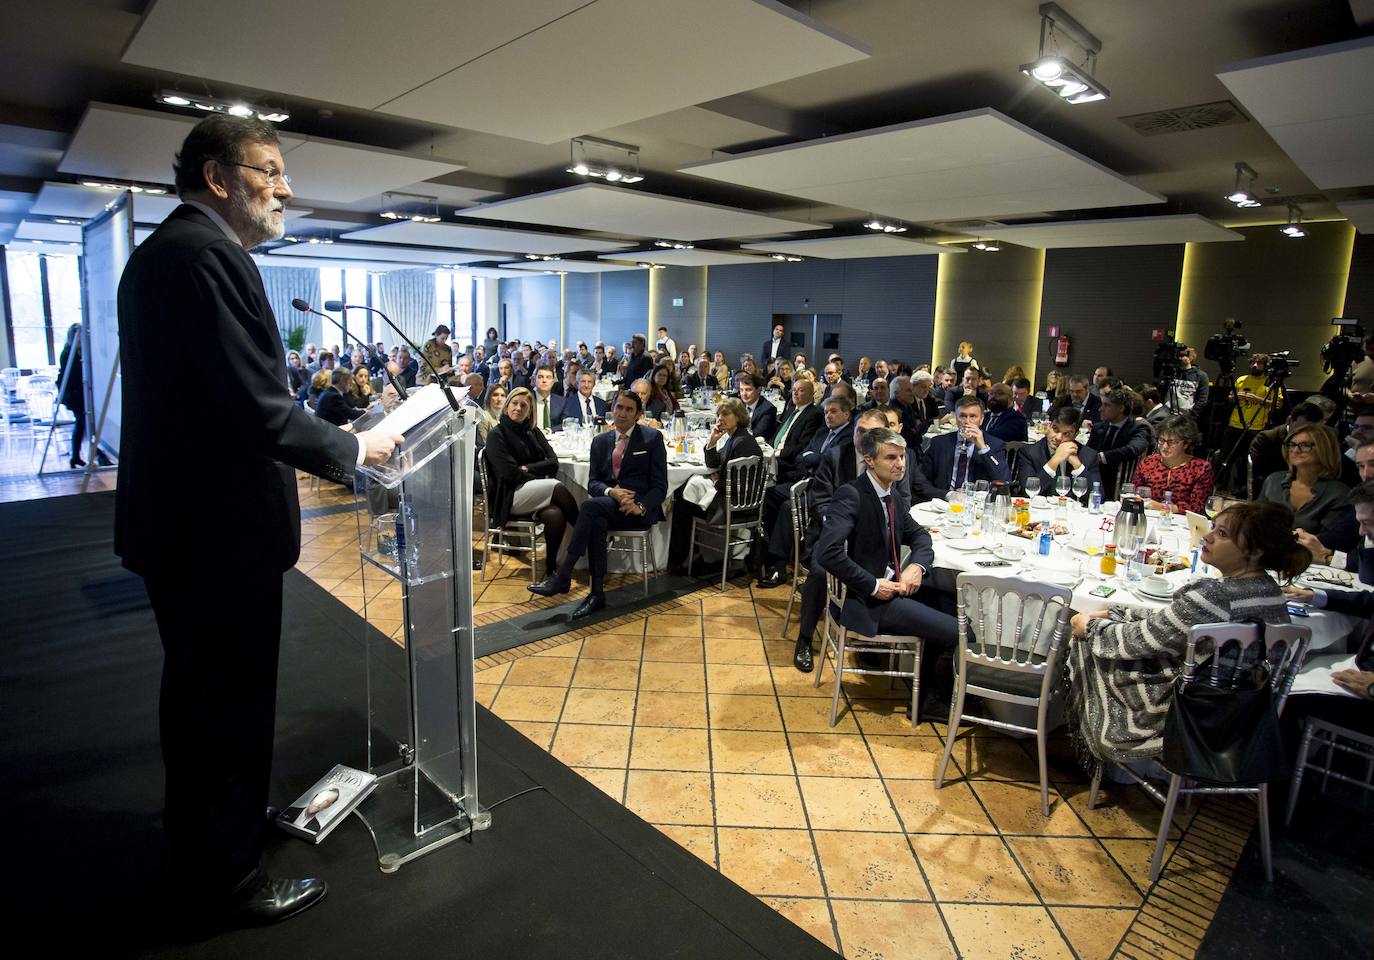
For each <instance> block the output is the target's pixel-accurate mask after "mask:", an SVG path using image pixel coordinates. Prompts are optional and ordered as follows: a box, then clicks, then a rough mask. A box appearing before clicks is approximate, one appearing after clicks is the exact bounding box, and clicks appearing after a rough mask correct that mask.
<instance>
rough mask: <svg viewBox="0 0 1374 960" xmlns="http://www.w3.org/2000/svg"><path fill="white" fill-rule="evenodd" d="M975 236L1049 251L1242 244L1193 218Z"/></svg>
mask: <svg viewBox="0 0 1374 960" xmlns="http://www.w3.org/2000/svg"><path fill="white" fill-rule="evenodd" d="M978 236H980V237H988V238H992V239H997V240H1005V241H1007V242H1008V243H1014V244H1017V245H1018V246H1022V247H1035V248H1037V249H1041V250H1053V249H1057V248H1060V247H1131V246H1143V245H1148V244H1160V243H1210V242H1212V241H1217V240H1244V239H1245V237H1244V236H1243V235H1242V234H1240V233H1237V232H1236V231H1235V230H1228V229H1227V228H1225V227H1223V226H1222V225H1221V224H1219V223H1213V222H1212V221H1211V220H1208V219H1207V218H1205V217H1199V216H1198V215H1197V214H1193V213H1185V214H1179V215H1177V216H1163V217H1126V218H1121V219H1115V220H1066V221H1062V222H1059V223H1027V224H1021V225H1019V226H1010V227H988V228H987V229H985V230H980V231H978Z"/></svg>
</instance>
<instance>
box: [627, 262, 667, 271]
mask: <svg viewBox="0 0 1374 960" xmlns="http://www.w3.org/2000/svg"><path fill="white" fill-rule="evenodd" d="M635 266H637V267H640V268H641V269H644V270H663V269H665V268H666V267H667V266H668V265H667V264H666V263H648V262H646V261H644V260H641V261H639V262H638V263H636V264H635Z"/></svg>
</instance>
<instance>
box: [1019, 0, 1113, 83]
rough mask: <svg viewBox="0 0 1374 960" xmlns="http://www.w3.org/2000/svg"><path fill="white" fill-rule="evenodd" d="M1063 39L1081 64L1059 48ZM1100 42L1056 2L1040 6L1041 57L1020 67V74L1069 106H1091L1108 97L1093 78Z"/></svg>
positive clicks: (1100, 47)
mask: <svg viewBox="0 0 1374 960" xmlns="http://www.w3.org/2000/svg"><path fill="white" fill-rule="evenodd" d="M1060 37H1063V38H1064V39H1065V40H1068V41H1069V42H1070V43H1071V44H1073V45H1074V46H1076V47H1077V48H1078V49H1079V51H1080V52H1081V54H1082V62H1081V63H1074V62H1073V61H1072V60H1071V59H1070V58H1069V57H1067V56H1065V55H1064V54H1063V52H1061V50H1060V49H1059V38H1060ZM1101 50H1102V41H1100V40H1098V39H1097V37H1095V36H1093V35H1092V34H1091V33H1089V32H1088V31H1087V30H1086V29H1084V28H1083V25H1082V24H1080V23H1079V22H1078V21H1077V20H1075V19H1074V18H1073V17H1071V16H1069V15H1068V14H1067V13H1065V12H1064V11H1063V10H1061V9H1060V8H1059V4H1057V3H1042V4H1041V5H1040V55H1039V56H1038V57H1036V58H1035V62H1034V63H1023V64H1021V72H1022V73H1024V74H1025V75H1026V76H1028V77H1030V78H1031V79H1032V80H1035V81H1037V82H1039V83H1041V84H1043V85H1044V86H1045V87H1047V88H1048V89H1050V90H1053V91H1054V92H1055V94H1057V95H1058V96H1059V97H1060V99H1062V100H1065V101H1067V102H1068V103H1092V102H1093V101H1095V100H1106V99H1107V97H1109V96H1111V94H1110V93H1109V92H1108V90H1107V88H1106V87H1104V86H1103V85H1102V84H1101V83H1099V82H1098V81H1097V78H1096V77H1094V76H1093V74H1094V73H1096V72H1097V55H1098V53H1100V52H1101Z"/></svg>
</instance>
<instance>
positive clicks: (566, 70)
mask: <svg viewBox="0 0 1374 960" xmlns="http://www.w3.org/2000/svg"><path fill="white" fill-rule="evenodd" d="M705 50H709V51H710V55H709V56H703V55H702V51H705ZM867 56H868V48H867V47H865V46H863V45H861V44H859V43H857V42H856V41H853V40H850V39H848V38H845V37H842V36H840V35H839V34H837V33H835V32H833V31H831V30H828V29H827V28H825V27H824V26H822V25H821V24H819V23H817V22H816V21H814V20H811V19H809V18H808V17H804V16H802V15H801V14H799V13H797V12H796V11H794V10H791V9H789V8H788V7H785V6H784V5H783V4H781V3H778V2H776V0H691V2H690V3H683V2H681V0H597V2H595V3H588V4H586V5H585V6H582V7H580V8H579V9H578V10H577V11H575V12H574V13H571V14H569V15H568V16H566V17H562V18H561V19H558V20H555V21H553V22H552V23H549V24H547V25H546V26H544V27H542V28H540V29H538V30H534V31H532V32H530V33H527V34H525V35H524V36H522V37H520V38H519V39H517V40H514V41H513V42H511V43H508V44H505V45H504V46H501V47H499V48H495V49H493V50H491V51H490V52H489V53H487V54H485V55H483V56H481V57H478V58H476V59H473V60H470V61H468V62H462V61H456V60H452V59H451V60H450V61H449V62H450V63H451V64H452V65H453V67H454V68H455V69H453V70H452V71H451V72H449V73H446V74H444V75H442V76H438V77H436V79H434V80H432V81H430V82H429V83H426V84H424V85H423V86H420V87H418V88H417V89H415V90H412V91H410V92H409V93H407V94H405V95H404V96H400V97H397V98H396V99H395V100H392V101H391V102H389V103H386V104H383V105H382V106H381V107H380V108H379V109H380V110H381V111H382V112H385V113H395V114H399V115H401V116H405V117H413V118H415V119H418V120H427V121H429V122H431V123H442V124H445V125H447V126H452V127H463V128H466V129H469V130H481V131H484V132H487V133H495V134H500V135H502V136H507V137H515V138H517V139H520V140H530V141H533V142H535V143H555V142H557V141H559V140H566V139H568V138H569V137H575V136H578V135H580V134H583V133H590V132H592V131H595V130H604V129H607V128H609V127H615V126H619V125H621V124H624V123H632V122H634V121H635V120H639V119H642V118H644V117H653V116H657V115H659V114H662V113H667V112H669V111H671V110H677V109H680V108H682V107H689V106H692V105H694V104H698V103H704V102H706V101H708V100H715V99H718V98H721V97H726V96H730V95H732V94H737V93H742V92H744V91H746V90H754V89H757V88H759V87H764V86H768V85H770V84H774V83H780V82H782V81H785V80H790V79H792V78H794V77H799V76H803V75H805V74H809V73H815V72H817V71H819V70H825V69H828V68H830V67H837V66H841V65H843V64H846V63H853V62H855V61H857V60H862V59H865V58H866V57H867ZM512 77H519V78H520V82H518V83H512V82H511V78H512ZM334 99H337V97H335V98H334Z"/></svg>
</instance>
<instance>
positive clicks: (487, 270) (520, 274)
mask: <svg viewBox="0 0 1374 960" xmlns="http://www.w3.org/2000/svg"><path fill="white" fill-rule="evenodd" d="M463 274H467V275H468V276H470V277H481V278H484V279H487V280H501V279H508V280H514V279H523V278H525V277H527V276H529V273H528V271H525V270H502V269H501V268H500V267H462V268H461V270H460V271H459V273H458V276H462V275H463Z"/></svg>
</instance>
